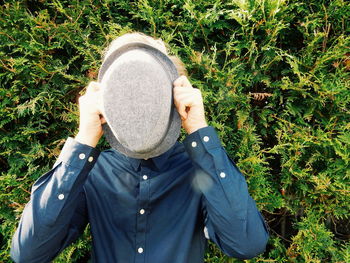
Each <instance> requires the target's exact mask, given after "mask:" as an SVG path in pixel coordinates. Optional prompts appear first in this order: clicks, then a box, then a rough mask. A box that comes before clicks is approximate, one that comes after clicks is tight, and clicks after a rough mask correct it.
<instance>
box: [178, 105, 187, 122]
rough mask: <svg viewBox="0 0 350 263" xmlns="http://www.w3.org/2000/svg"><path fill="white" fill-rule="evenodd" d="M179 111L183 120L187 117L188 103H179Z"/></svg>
mask: <svg viewBox="0 0 350 263" xmlns="http://www.w3.org/2000/svg"><path fill="white" fill-rule="evenodd" d="M177 111H178V112H179V114H180V117H181V119H182V120H186V119H187V112H186V105H185V104H184V103H179V104H178V105H177Z"/></svg>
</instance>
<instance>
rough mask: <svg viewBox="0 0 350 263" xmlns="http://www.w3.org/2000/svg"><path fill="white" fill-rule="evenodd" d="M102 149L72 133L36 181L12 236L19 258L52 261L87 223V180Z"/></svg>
mask: <svg viewBox="0 0 350 263" xmlns="http://www.w3.org/2000/svg"><path fill="white" fill-rule="evenodd" d="M98 155H99V151H98V150H96V149H95V148H93V147H90V146H87V145H84V144H81V143H79V142H77V141H76V140H74V139H73V138H71V137H69V138H68V140H67V142H66V143H65V145H64V147H63V149H62V151H61V154H60V156H59V158H58V160H57V161H56V163H55V165H54V167H53V168H52V169H51V170H50V171H49V172H47V173H46V174H44V175H42V176H41V177H40V178H39V179H38V180H37V181H36V182H35V183H34V185H33V187H32V191H31V197H30V201H29V203H28V204H27V205H26V206H25V209H24V211H23V213H22V217H21V220H20V222H19V225H18V228H17V230H16V232H15V234H14V236H13V238H12V246H11V257H12V259H13V260H14V261H15V262H26V263H31V262H40V263H43V262H49V261H50V260H52V259H53V258H54V257H55V256H56V255H57V254H58V253H59V252H60V251H62V250H63V249H64V248H65V247H67V246H68V245H69V244H70V243H72V242H73V241H74V240H76V239H77V238H78V237H79V235H80V234H81V233H82V232H83V231H84V228H85V226H86V224H87V211H86V202H85V194H84V190H83V185H84V182H85V180H86V178H87V176H88V174H89V172H90V170H91V168H92V167H93V165H94V163H95V162H96V160H97V158H98Z"/></svg>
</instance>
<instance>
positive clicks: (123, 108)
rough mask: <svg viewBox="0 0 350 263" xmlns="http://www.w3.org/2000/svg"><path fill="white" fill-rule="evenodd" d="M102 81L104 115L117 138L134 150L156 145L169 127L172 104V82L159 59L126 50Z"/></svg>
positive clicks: (141, 150)
mask: <svg viewBox="0 0 350 263" xmlns="http://www.w3.org/2000/svg"><path fill="white" fill-rule="evenodd" d="M102 81H103V83H104V84H105V85H104V86H105V88H104V90H103V104H104V112H105V113H106V116H105V118H106V120H107V122H108V124H109V126H110V128H111V130H112V132H113V134H114V136H115V137H116V138H117V139H118V141H119V142H120V143H121V144H122V145H123V146H124V147H126V148H128V149H129V150H131V151H133V152H136V153H146V152H149V151H151V150H152V149H154V148H156V147H157V146H158V145H159V144H160V143H161V142H162V140H163V138H164V136H165V135H166V132H167V130H168V126H169V120H170V114H171V106H172V90H171V89H169V88H168V87H169V86H171V85H172V83H171V80H170V76H169V73H168V72H167V71H166V70H165V69H164V67H163V65H162V64H161V63H160V61H159V60H158V59H157V58H156V57H154V56H152V55H151V54H149V52H145V50H142V49H136V50H129V51H126V52H125V53H123V54H121V55H120V56H119V57H118V59H117V60H115V61H114V62H113V63H112V64H111V65H110V67H109V68H108V70H107V71H106V72H105V74H104V77H103V80H102ZM155 127H156V129H155Z"/></svg>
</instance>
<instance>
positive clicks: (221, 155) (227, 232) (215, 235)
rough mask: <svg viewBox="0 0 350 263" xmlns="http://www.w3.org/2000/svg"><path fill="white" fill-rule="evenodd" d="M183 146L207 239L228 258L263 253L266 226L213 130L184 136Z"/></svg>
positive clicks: (242, 257) (201, 130) (265, 240)
mask: <svg viewBox="0 0 350 263" xmlns="http://www.w3.org/2000/svg"><path fill="white" fill-rule="evenodd" d="M184 146H185V148H186V150H187V152H188V154H189V156H190V158H191V160H192V162H193V164H194V166H195V168H196V173H197V174H196V179H195V184H196V187H197V188H198V189H200V190H201V192H202V193H203V199H202V206H203V213H204V217H205V226H206V228H207V231H208V236H209V239H210V240H212V241H213V242H215V243H216V244H217V245H218V246H219V247H220V249H221V250H222V251H223V252H224V253H225V254H227V255H228V256H231V257H236V258H240V259H249V258H253V257H255V256H257V255H258V254H260V253H262V252H264V250H265V247H266V243H267V241H268V237H269V232H268V226H267V224H266V222H265V220H264V218H263V217H262V215H261V213H260V212H259V210H258V209H257V207H256V204H255V201H254V200H253V199H252V198H251V196H250V195H249V193H248V188H247V183H246V181H245V178H244V177H243V175H242V174H241V172H240V171H239V169H238V168H237V166H236V165H235V164H234V162H233V161H232V160H231V159H230V158H229V157H228V155H227V153H226V151H225V149H224V148H223V147H222V146H221V144H220V141H219V138H218V136H217V134H216V131H215V129H214V128H213V127H211V126H209V127H205V128H201V129H199V130H197V131H196V132H194V133H192V134H190V135H188V136H187V137H186V139H185V140H184Z"/></svg>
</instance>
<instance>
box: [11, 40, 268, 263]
mask: <svg viewBox="0 0 350 263" xmlns="http://www.w3.org/2000/svg"><path fill="white" fill-rule="evenodd" d="M122 38H123V37H120V38H119V39H122ZM125 40H126V41H127V42H128V41H129V42H130V41H138V42H144V43H147V44H149V45H152V46H154V47H156V48H157V49H159V50H160V51H162V52H164V53H166V52H167V50H166V47H165V45H164V43H163V42H162V41H161V40H159V39H154V38H151V37H150V36H146V35H143V34H140V33H129V34H128V35H127V36H126V37H124V41H125ZM115 43H116V42H112V44H111V46H113V45H114V44H115ZM111 46H110V48H111ZM110 48H109V49H110ZM108 52H109V51H108V50H107V55H108ZM172 59H173V61H174V62H175V64H176V66H177V68H178V71H179V72H182V73H184V68H183V64H181V61H180V60H179V59H176V58H174V57H173V58H172ZM100 88H101V87H100V84H99V83H98V82H91V83H90V85H88V87H87V91H86V93H85V94H84V95H83V96H81V97H80V98H79V111H80V122H79V129H78V133H77V135H76V136H75V138H73V137H68V139H67V141H66V142H65V144H64V146H63V149H62V151H61V153H60V155H59V157H58V159H57V161H56V162H55V164H54V166H53V168H52V169H51V170H50V171H48V172H47V173H46V174H44V175H42V176H41V177H40V178H39V179H38V180H37V181H36V182H35V183H34V185H33V187H32V191H31V197H30V201H29V203H28V204H27V205H26V207H25V209H24V211H23V213H22V216H21V219H20V222H19V225H18V228H17V230H16V232H15V234H14V236H13V238H12V246H11V257H12V259H13V260H14V261H15V262H26V263H32V262H40V263H43V262H50V261H51V260H53V259H54V258H55V257H56V256H57V255H58V254H59V253H60V252H62V251H63V249H65V248H66V247H67V246H68V245H70V244H71V243H72V242H74V241H75V240H77V239H78V237H79V236H81V234H82V233H83V232H84V229H85V227H86V226H87V224H88V223H89V224H90V226H91V234H92V240H93V244H92V247H93V250H92V260H93V262H109V263H110V262H121V263H128V262H143V263H147V262H152V263H154V262H155V263H163V262H164V263H169V262H172V263H197V262H203V260H204V253H205V248H206V245H207V242H208V240H211V241H212V242H214V243H215V244H216V245H217V246H218V247H219V248H220V249H221V250H222V251H223V252H224V253H225V254H226V255H228V256H231V257H236V258H239V259H249V258H253V257H255V256H257V255H258V254H260V253H262V252H264V251H265V248H266V244H267V241H268V238H269V229H268V225H267V223H266V222H265V220H264V218H263V216H262V215H261V213H260V212H259V210H258V209H257V207H256V203H255V201H254V200H253V199H252V197H251V196H250V195H249V193H248V188H247V183H246V180H245V178H244V176H243V175H242V173H241V172H240V171H239V169H238V167H237V166H236V164H235V163H234V161H233V160H232V159H231V158H230V157H229V156H228V154H227V152H226V150H225V149H224V147H223V146H222V145H221V142H220V139H219V137H218V135H217V133H216V130H215V129H214V127H212V126H209V125H208V123H207V121H206V116H205V111H204V105H203V98H202V95H201V92H200V90H199V89H196V88H193V87H192V85H191V83H190V81H189V80H188V78H187V77H186V76H185V75H181V76H180V77H178V78H177V79H176V80H175V81H174V83H173V95H174V104H175V106H176V109H177V111H178V113H179V114H180V116H181V125H182V127H183V128H184V130H185V131H186V133H187V135H186V137H185V139H184V140H183V142H179V141H177V142H176V143H175V144H174V145H173V146H172V147H171V148H170V149H169V150H167V151H166V152H164V153H163V154H161V155H159V156H155V157H153V158H149V159H137V158H132V157H128V156H126V155H124V154H122V153H120V152H118V151H116V150H115V149H113V148H112V149H108V150H105V151H102V152H100V151H99V150H98V149H97V148H96V145H97V143H98V142H99V140H100V138H101V137H102V135H103V129H102V126H103V124H105V123H106V119H105V118H104V117H103V111H102V110H101V102H100V101H99V102H96V98H99V94H100V92H101V89H100Z"/></svg>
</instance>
